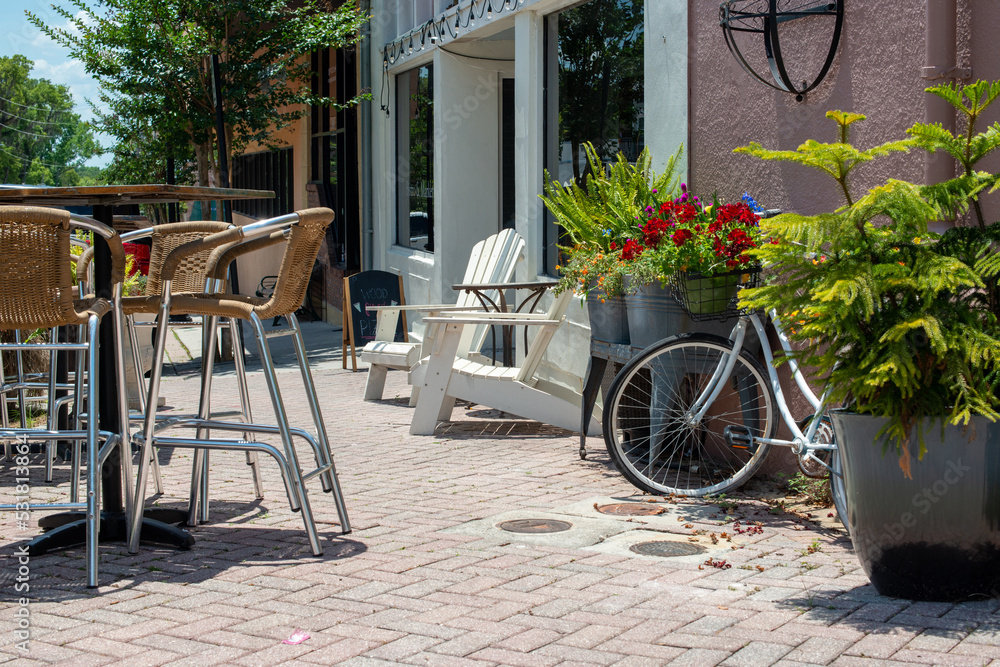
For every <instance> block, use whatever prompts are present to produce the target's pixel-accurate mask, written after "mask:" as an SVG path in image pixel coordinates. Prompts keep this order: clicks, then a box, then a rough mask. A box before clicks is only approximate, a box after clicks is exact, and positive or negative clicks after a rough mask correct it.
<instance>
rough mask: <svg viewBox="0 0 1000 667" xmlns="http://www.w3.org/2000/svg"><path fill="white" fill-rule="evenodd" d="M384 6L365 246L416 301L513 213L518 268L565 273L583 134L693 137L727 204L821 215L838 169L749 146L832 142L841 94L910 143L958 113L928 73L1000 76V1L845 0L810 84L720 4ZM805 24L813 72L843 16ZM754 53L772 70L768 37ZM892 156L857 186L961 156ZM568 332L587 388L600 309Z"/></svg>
mask: <svg viewBox="0 0 1000 667" xmlns="http://www.w3.org/2000/svg"><path fill="white" fill-rule="evenodd" d="M744 4H748V3H744ZM750 4H752V3H750ZM757 4H760V5H767V2H758V3H757ZM781 4H783V3H779V5H781ZM799 4H801V3H799ZM806 4H809V3H806ZM816 4H817V6H819V5H823V6H825V5H826V4H827V3H816ZM371 14H372V21H371V31H370V40H369V41H368V45H369V48H370V49H371V60H370V72H369V76H370V80H371V86H372V93H373V96H374V100H373V102H372V104H371V106H370V111H371V117H370V124H371V125H370V141H371V151H370V157H371V172H370V178H371V182H370V188H371V193H372V202H373V204H372V208H371V211H370V228H369V229H367V233H366V235H365V237H364V242H366V243H367V242H368V241H369V240H370V242H371V253H370V256H371V261H372V267H371V268H378V269H383V270H388V271H393V272H396V273H399V274H401V275H402V276H403V277H404V279H405V288H406V293H407V298H408V300H410V301H411V302H414V303H419V302H430V303H438V302H450V301H453V300H454V299H455V296H454V294H453V290H452V289H451V285H452V284H454V283H457V282H459V281H460V279H461V277H462V273H463V271H464V269H465V265H466V260H467V258H468V256H469V250H470V249H471V247H472V246H473V244H475V243H476V242H477V241H479V240H480V239H482V238H484V237H486V236H488V235H490V234H492V233H495V232H496V231H498V230H500V229H502V228H504V227H508V226H513V227H515V228H516V229H517V231H518V232H519V233H521V234H522V235H523V236H524V237H525V239H526V240H527V256H526V257H525V260H524V261H523V262H522V263H521V265H520V266H519V268H518V272H517V279H518V280H532V279H537V278H541V277H552V276H555V275H556V273H557V271H556V269H555V267H556V264H557V262H558V250H557V247H556V246H557V244H558V241H559V231H558V229H557V228H556V226H555V225H554V223H553V222H552V221H551V220H550V218H549V217H548V216H547V215H546V211H545V209H544V206H543V205H542V202H541V200H540V199H539V194H541V192H542V187H543V182H544V179H545V174H546V171H548V173H549V174H550V175H551V177H553V178H558V179H559V180H561V181H563V182H566V181H568V180H570V179H571V178H573V177H574V176H579V175H580V169H581V165H582V162H581V155H582V151H580V144H581V143H582V142H583V141H591V142H593V143H594V144H595V145H597V146H598V147H599V150H600V151H601V152H602V153H604V155H605V156H606V157H608V159H610V158H611V156H613V154H614V153H616V152H618V151H622V152H623V153H625V154H626V155H628V156H630V157H633V156H634V155H636V154H638V151H639V150H641V148H642V147H643V146H648V147H649V148H650V150H651V152H652V156H653V159H654V164H655V165H656V167H657V168H660V167H662V166H663V165H664V164H665V163H666V161H667V159H668V158H669V157H670V156H671V155H673V154H674V153H675V152H676V151H678V149H679V147H680V146H682V145H683V147H684V151H683V157H682V159H681V164H682V172H683V174H685V180H686V181H687V182H688V183H689V186H690V187H691V189H693V190H694V191H696V192H700V193H712V192H715V193H717V194H718V196H719V197H720V198H722V199H723V200H727V201H732V200H735V199H739V197H740V196H741V195H742V193H743V192H750V193H751V194H753V196H754V197H755V198H756V199H757V200H758V201H760V202H761V203H762V204H764V205H765V206H767V207H768V208H781V209H783V210H797V211H802V212H805V213H809V212H815V211H819V210H824V209H830V208H832V207H835V206H837V205H838V203H839V199H838V197H839V193H838V192H837V191H836V190H835V188H834V187H832V182H827V181H825V180H824V178H823V177H822V175H819V174H811V173H807V172H805V170H803V169H795V168H793V167H789V166H784V165H777V164H774V163H763V162H760V161H758V160H755V159H753V158H750V157H748V156H742V155H734V154H733V152H732V151H733V149H734V148H736V147H738V146H742V145H745V144H747V143H749V142H750V141H758V142H760V143H762V144H764V145H765V146H768V147H780V148H785V149H794V148H795V147H796V146H798V145H799V144H800V143H802V142H803V141H804V140H806V139H808V138H815V139H817V140H820V141H832V140H834V136H833V132H832V127H833V125H832V123H831V122H830V121H829V120H827V119H826V118H825V112H826V111H827V110H829V109H842V110H850V111H856V112H859V113H863V114H866V115H867V116H868V120H867V121H866V122H865V123H862V124H860V125H859V126H858V130H857V132H856V135H855V136H854V139H855V140H856V142H857V143H858V144H859V145H860V146H870V145H874V144H876V143H880V142H883V141H888V140H891V139H897V138H901V137H902V136H903V132H904V130H905V129H906V128H907V127H909V126H910V125H911V124H912V123H914V122H916V121H922V120H924V119H925V118H927V119H928V120H932V121H937V122H943V123H945V124H946V125H947V124H948V123H952V124H953V123H954V118H953V117H947V114H946V115H945V117H942V116H941V114H940V110H939V109H936V108H935V107H934V104H933V100H931V99H930V98H931V96H929V95H927V94H926V93H924V88H926V87H927V86H928V85H930V84H931V82H932V81H941V80H947V79H948V78H955V77H959V78H964V77H967V76H969V75H970V74H971V76H972V77H974V78H990V79H995V78H998V77H1000V53H998V52H997V50H996V49H995V48H993V46H992V45H991V42H990V39H991V35H993V34H995V32H996V28H997V27H998V24H1000V8H997V7H996V6H995V4H994V3H982V2H974V1H973V0H945V1H944V2H940V1H938V0H925V1H924V2H916V3H914V2H905V1H904V0H893V1H891V2H879V3H873V2H868V3H864V2H851V3H846V7H845V11H844V16H843V28H842V33H841V36H840V39H839V43H838V44H837V48H836V53H835V57H834V58H833V61H832V65H831V67H830V68H829V71H828V73H827V74H826V76H825V78H824V79H823V80H822V82H821V83H820V84H819V85H818V86H817V87H816V88H814V89H813V90H811V91H809V92H808V93H807V94H805V95H804V96H796V95H794V94H790V93H787V92H783V91H779V90H775V89H773V88H769V87H767V86H765V85H763V84H762V83H760V82H758V81H757V80H755V79H753V78H752V77H750V76H749V75H748V74H747V73H746V72H745V71H744V70H743V69H742V68H741V66H740V64H739V63H738V62H737V60H736V58H734V57H733V55H732V54H731V53H730V52H729V50H728V49H727V47H726V43H725V41H724V38H723V33H722V29H721V28H720V25H719V19H720V13H719V3H718V2H705V1H702V0H698V1H695V0H645V2H643V0H588V1H586V2H579V0H476V1H475V2H472V3H469V2H466V1H465V0H463V1H461V2H456V1H455V0H373V2H372V4H371ZM799 24H801V26H802V27H801V28H797V29H788V30H786V31H784V35H785V36H784V37H783V39H785V40H786V43H785V44H784V45H783V47H784V55H785V59H786V64H787V65H788V69H789V71H790V72H793V75H794V76H796V77H800V78H802V79H803V80H805V79H808V78H809V77H811V76H812V75H813V74H815V73H816V71H817V70H819V69H820V68H821V66H822V63H823V61H824V58H825V56H826V53H827V52H828V50H829V47H830V44H831V42H832V41H833V40H832V25H828V24H823V23H822V22H821V21H820V20H812V19H808V20H803V21H800V22H798V23H797V24H796V26H798V25H799ZM754 47H756V48H757V51H759V53H754V51H753V49H754ZM744 50H745V51H744V52H745V54H746V57H747V59H748V61H749V62H750V64H751V65H753V64H757V65H760V64H761V63H763V71H764V72H765V73H766V72H767V69H766V68H767V63H766V62H765V61H764V60H763V58H764V55H763V54H764V52H763V43H762V40H761V44H760V45H755V44H753V43H751V42H746V43H745V45H744ZM755 58H756V60H757V61H759V62H757V63H754V59H755ZM942 76H943V77H944V78H942ZM935 77H937V78H935ZM993 120H995V119H990V122H993ZM366 140H368V139H366V138H364V137H363V138H362V141H366ZM893 160H894V161H890V162H887V163H885V164H884V165H883V166H881V167H878V166H876V167H874V168H873V169H871V170H869V171H864V170H861V171H859V175H858V177H859V179H860V181H859V184H860V185H864V184H875V183H877V182H880V181H881V180H884V178H885V177H886V176H887V175H888V174H889V173H890V172H891V174H892V175H893V176H895V177H902V178H906V179H909V180H913V181H922V180H923V179H924V178H925V174H926V175H927V177H928V178H931V179H934V178H942V177H943V175H946V174H943V172H942V171H941V170H942V169H944V171H945V172H948V170H949V169H950V166H949V165H950V163H947V161H945V160H943V159H935V158H930V159H928V158H925V157H924V156H923V155H922V154H917V153H913V154H909V155H902V156H899V157H898V158H894V159H893ZM990 166H991V167H996V166H998V165H990ZM880 169H882V170H883V171H881V172H880V171H879V170H880ZM885 170H889V171H885ZM988 210H990V211H992V212H1000V211H998V210H997V209H996V207H995V206H994V205H993V204H992V203H989V204H988ZM417 329H418V331H419V323H418V324H417ZM563 329H564V330H563V331H561V333H560V336H561V337H562V339H563V340H562V341H561V344H554V345H552V346H550V353H549V356H550V359H549V362H550V370H551V373H552V375H553V377H557V378H561V379H563V380H565V382H566V383H567V384H570V385H572V386H579V382H580V376H581V375H582V374H583V372H584V370H585V367H586V350H587V349H588V339H587V336H588V331H587V328H586V317H585V311H584V310H583V309H582V308H574V309H571V322H570V325H569V326H568V327H564V328H563Z"/></svg>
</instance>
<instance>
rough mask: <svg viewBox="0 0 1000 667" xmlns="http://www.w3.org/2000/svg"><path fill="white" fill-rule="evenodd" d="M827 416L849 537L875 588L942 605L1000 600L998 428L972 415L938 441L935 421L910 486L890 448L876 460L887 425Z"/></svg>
mask: <svg viewBox="0 0 1000 667" xmlns="http://www.w3.org/2000/svg"><path fill="white" fill-rule="evenodd" d="M832 418H833V427H834V430H835V431H836V435H837V444H838V446H839V447H840V451H841V459H842V461H843V464H844V480H845V483H846V487H847V502H848V508H849V509H848V521H849V524H850V528H851V539H852V540H853V541H854V548H855V551H856V553H857V555H858V558H859V559H860V560H861V564H862V566H863V567H864V569H865V572H867V574H868V577H869V579H871V582H872V585H873V586H874V587H875V589H876V590H877V591H878V592H879V593H881V594H883V595H889V596H892V597H900V598H906V599H910V600H936V601H948V602H951V601H956V600H967V599H976V598H987V597H996V596H998V595H1000V424H995V423H991V422H989V421H988V420H987V419H985V418H983V417H974V418H973V420H972V422H971V423H970V425H969V428H968V429H967V430H965V429H962V428H961V427H958V426H946V427H945V428H944V434H943V437H942V431H941V425H940V423H937V424H928V425H926V426H925V427H924V438H925V442H926V444H927V454H926V455H925V456H924V458H923V460H922V461H919V462H918V461H914V462H913V479H906V477H904V476H903V473H902V471H901V470H900V468H899V464H898V459H897V457H896V455H895V454H894V452H893V451H892V450H890V451H889V452H888V453H887V454H886V455H885V456H882V450H883V445H884V441H883V440H880V439H877V437H876V436H877V434H878V432H879V431H880V430H881V429H882V427H883V426H884V425H885V423H886V420H885V419H884V418H879V417H871V416H867V415H856V414H848V413H843V412H834V413H832ZM916 438H917V436H916V434H914V436H913V439H914V444H913V448H914V450H915V449H916V447H917V446H918V445H917V440H916Z"/></svg>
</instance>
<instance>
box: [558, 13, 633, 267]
mask: <svg viewBox="0 0 1000 667" xmlns="http://www.w3.org/2000/svg"><path fill="white" fill-rule="evenodd" d="M545 34H546V47H545V48H546V68H545V116H546V123H545V134H546V145H545V167H546V169H548V171H549V174H550V176H551V177H552V178H555V179H558V180H560V181H561V182H563V183H569V182H570V181H576V182H577V183H583V182H584V180H585V178H586V171H587V158H586V153H585V151H584V149H583V144H584V143H586V142H591V143H593V144H594V147H595V148H596V149H597V152H598V154H599V155H601V157H602V158H603V160H604V161H605V162H606V163H610V162H612V161H614V160H615V156H616V155H617V154H618V153H619V152H621V153H623V154H624V155H625V156H626V158H627V159H628V160H629V161H630V162H634V161H635V159H636V158H637V157H638V155H639V153H640V152H641V151H642V148H643V146H644V145H645V139H644V135H643V103H644V81H643V48H644V36H645V31H644V20H643V0H590V1H589V2H585V3H583V4H580V5H577V6H575V7H573V8H571V9H567V10H565V11H562V12H559V13H557V14H551V15H549V16H548V17H546V33H545ZM559 236H560V230H559V228H558V226H557V225H556V224H555V223H554V222H552V221H549V222H548V224H546V239H545V240H546V247H547V253H546V270H547V271H548V272H549V273H554V271H555V265H556V264H558V249H557V247H556V245H557V244H559V243H560V241H559Z"/></svg>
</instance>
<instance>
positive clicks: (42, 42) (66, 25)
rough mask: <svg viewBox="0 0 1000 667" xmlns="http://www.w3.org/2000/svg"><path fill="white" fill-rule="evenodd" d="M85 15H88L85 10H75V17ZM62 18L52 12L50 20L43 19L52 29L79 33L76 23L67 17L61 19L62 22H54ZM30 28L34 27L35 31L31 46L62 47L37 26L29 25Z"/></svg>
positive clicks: (83, 16)
mask: <svg viewBox="0 0 1000 667" xmlns="http://www.w3.org/2000/svg"><path fill="white" fill-rule="evenodd" d="M87 17H88V14H87V13H86V12H77V13H76V18H78V19H86V18H87ZM62 18H63V17H62V16H59V15H58V14H55V13H53V14H52V18H51V19H50V20H47V21H45V24H46V25H48V26H49V27H51V28H52V29H53V30H65V31H66V32H68V33H70V34H71V35H79V34H80V29H79V28H77V27H76V24H75V23H73V22H72V21H70V20H69V19H63V22H62V23H54V21H55V20H57V19H62ZM43 20H44V19H43ZM31 28H32V29H34V30H35V32H36V33H37V34H36V35H35V38H34V39H33V40H32V41H31V46H32V47H35V48H42V49H44V48H50V47H58V48H62V47H59V45H58V44H57V43H56V42H54V41H53V40H52V38H50V37H49V36H48V35H46V34H45V33H44V32H42V31H41V30H38V29H37V28H35V26H31Z"/></svg>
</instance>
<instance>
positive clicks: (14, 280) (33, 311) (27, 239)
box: [0, 206, 132, 588]
mask: <svg viewBox="0 0 1000 667" xmlns="http://www.w3.org/2000/svg"><path fill="white" fill-rule="evenodd" d="M73 228H82V229H86V230H88V231H92V232H94V233H95V234H99V235H101V236H102V237H103V238H104V239H105V240H106V241H107V242H108V246H109V248H110V250H111V256H112V264H113V266H112V276H111V278H112V283H113V284H114V285H115V295H114V303H112V302H109V301H107V300H105V299H74V291H75V290H74V287H75V286H74V285H73V280H72V275H71V272H70V265H69V263H68V262H67V261H66V256H67V255H69V254H70V237H71V230H72V229H73ZM0 255H2V256H3V257H4V261H5V262H7V265H6V266H5V269H6V270H5V271H4V272H3V273H0V329H3V330H18V329H20V330H34V329H40V328H41V329H50V328H53V327H59V326H75V325H80V324H84V325H86V327H87V336H86V340H85V341H83V342H79V343H58V342H56V341H51V342H49V343H46V344H38V345H36V344H24V343H4V344H0V350H11V351H16V350H19V349H25V348H31V349H40V350H47V351H51V350H69V351H76V352H85V353H86V371H85V372H86V392H85V393H86V399H85V400H86V403H85V404H84V403H83V402H81V401H77V410H78V411H80V410H81V408H83V409H84V410H86V411H87V413H88V414H86V415H85V421H86V428H85V429H80V430H63V431H59V430H53V429H50V428H38V429H36V428H10V427H6V428H2V429H0V439H3V440H4V441H5V442H6V441H9V440H13V441H14V442H16V447H15V449H16V454H17V456H15V465H16V468H15V472H16V473H17V475H18V477H24V478H27V477H28V476H29V470H28V467H27V465H28V463H29V462H30V456H29V450H28V444H27V443H29V442H33V441H37V442H46V441H49V440H53V439H58V440H69V441H79V442H84V443H86V445H87V464H86V468H87V482H86V499H85V501H84V502H75V501H71V502H66V503H46V504H39V503H33V502H32V503H31V507H32V509H61V510H62V509H73V510H85V519H86V561H87V586H88V587H91V588H93V587H96V586H97V540H98V530H99V526H100V508H99V503H100V489H99V486H100V480H101V474H100V465H101V462H102V461H104V460H105V459H106V458H107V456H108V455H109V454H110V453H111V452H112V451H113V449H114V447H116V446H120V445H121V443H122V442H126V441H127V437H126V438H123V437H122V435H121V434H125V433H127V432H128V424H127V422H126V421H125V420H124V419H123V420H122V423H121V424H119V433H108V432H104V431H99V430H98V419H97V414H96V409H97V405H98V403H97V386H98V382H99V378H98V374H97V354H98V349H97V345H98V336H97V331H98V326H99V324H100V320H101V318H102V317H103V316H104V315H106V314H107V313H108V312H111V313H112V314H113V317H114V320H115V331H116V332H117V334H118V335H116V336H115V345H116V348H117V351H119V352H120V350H121V346H122V336H121V331H122V329H121V326H122V319H123V318H122V315H121V307H120V299H121V282H122V279H123V278H124V273H125V253H124V251H123V249H122V245H121V239H120V238H119V237H118V235H117V234H116V233H115V232H114V230H112V229H110V228H108V227H106V226H104V225H102V224H100V223H98V222H95V221H93V220H90V219H88V218H79V217H77V216H71V214H70V213H68V212H66V211H60V210H57V209H49V208H39V207H28V206H0ZM107 352H109V351H106V353H107ZM122 376H123V373H122V371H121V369H119V371H118V378H116V380H118V382H119V386H120V384H121V382H122V380H123V378H122ZM105 381H106V382H107V381H108V380H107V379H106V380H105ZM122 400H124V399H122ZM4 409H6V406H4ZM102 442H103V443H104V444H103V446H102V444H101V443H102ZM46 456H48V454H46ZM122 462H123V463H122V466H123V471H122V472H123V478H124V479H125V480H126V485H125V486H126V488H125V492H126V494H128V493H129V492H130V491H131V490H132V489H131V472H132V470H131V460H130V459H129V457H127V456H125V457H122ZM21 483H22V482H20V481H18V484H21ZM25 483H26V482H25ZM126 499H127V500H126V514H127V515H130V514H131V498H129V497H128V495H126ZM0 509H7V510H14V511H16V512H19V513H20V512H22V509H23V501H22V502H21V503H11V504H3V505H0ZM18 518H19V519H20V518H21V517H20V516H19V517H18ZM56 530H59V529H56Z"/></svg>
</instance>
